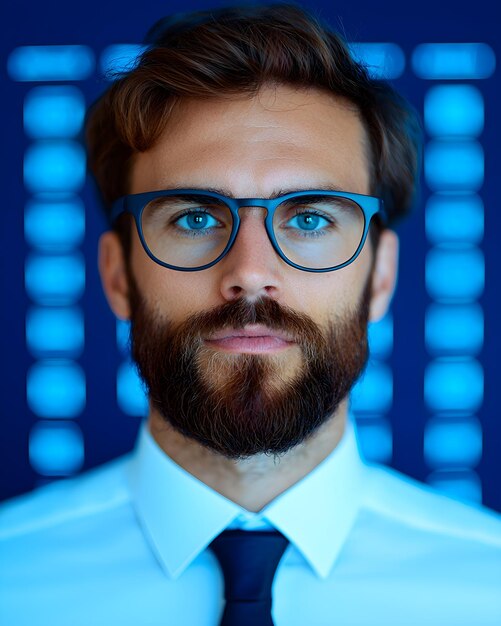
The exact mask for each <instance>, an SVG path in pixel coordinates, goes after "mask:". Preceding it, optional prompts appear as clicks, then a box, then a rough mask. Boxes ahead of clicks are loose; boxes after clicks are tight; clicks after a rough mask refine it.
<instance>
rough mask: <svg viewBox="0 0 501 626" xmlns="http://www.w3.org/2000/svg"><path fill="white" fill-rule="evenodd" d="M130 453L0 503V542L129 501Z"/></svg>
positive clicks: (104, 511)
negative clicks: (128, 474) (128, 475)
mask: <svg viewBox="0 0 501 626" xmlns="http://www.w3.org/2000/svg"><path fill="white" fill-rule="evenodd" d="M129 462H130V455H125V456H123V457H120V458H118V459H115V460H113V461H110V462H108V463H106V464H104V465H102V466H100V467H97V468H95V469H92V470H89V471H87V472H85V473H83V474H80V475H78V476H76V477H73V478H67V479H63V480H60V481H57V482H53V483H50V484H48V485H45V486H43V487H40V488H38V489H35V490H34V491H32V492H30V493H27V494H23V495H21V496H18V497H16V498H12V499H11V500H8V501H6V502H3V503H2V504H0V542H1V541H6V540H9V539H11V538H12V539H14V538H19V537H20V536H26V535H30V534H33V533H37V532H43V531H44V530H49V529H51V528H54V527H55V526H61V525H65V524H71V523H73V522H78V520H82V519H83V518H92V517H96V516H98V517H99V516H101V515H106V514H108V513H110V512H112V511H114V510H116V509H118V508H120V507H123V506H124V505H128V504H129V501H130V495H129V488H128V481H127V470H128V465H129Z"/></svg>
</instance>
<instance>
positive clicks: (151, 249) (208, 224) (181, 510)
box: [0, 5, 501, 626]
mask: <svg viewBox="0 0 501 626" xmlns="http://www.w3.org/2000/svg"><path fill="white" fill-rule="evenodd" d="M148 41H149V43H150V44H151V46H150V48H149V49H148V50H147V51H146V52H145V53H144V54H143V56H142V57H141V59H140V61H139V64H138V66H137V67H136V68H135V69H133V70H131V71H130V72H129V73H128V74H126V75H125V76H123V77H121V78H119V79H118V80H117V81H116V82H115V83H114V84H113V85H112V87H111V88H110V89H109V90H108V91H107V92H106V93H105V94H104V96H103V97H102V98H101V99H100V100H99V101H98V102H97V104H96V105H95V107H93V109H92V111H91V112H90V115H89V120H88V144H89V162H90V166H91V169H92V171H93V173H94V175H95V177H96V180H97V182H98V185H99V188H100V191H101V194H102V197H103V201H104V204H105V206H106V207H107V209H108V212H109V216H110V222H111V224H112V226H113V228H112V230H110V231H108V232H106V233H104V235H103V236H102V238H101V241H100V256H99V267H100V272H101V277H102V282H103V287H104V290H105V293H106V296H107V298H108V301H109V303H110V306H111V308H112V310H113V311H114V313H115V314H116V315H117V316H118V317H119V318H121V319H130V320H131V322H132V350H133V356H134V358H135V360H136V362H137V364H138V367H139V370H140V373H141V376H142V378H143V380H144V381H145V384H146V385H147V388H148V392H149V400H150V411H149V416H148V420H147V423H145V424H144V425H143V427H142V428H141V431H140V435H139V439H138V444H137V447H136V449H135V451H134V452H133V453H132V454H131V455H128V456H127V457H125V458H122V459H119V460H116V461H114V462H112V463H110V464H108V465H106V466H104V467H102V468H99V469H97V470H94V471H93V472H89V473H88V474H87V475H84V476H81V477H78V478H75V479H71V480H68V481H64V482H59V483H58V484H55V485H51V486H49V487H46V488H44V489H41V490H39V491H38V492H36V493H35V494H33V495H30V496H28V497H25V498H22V499H21V500H20V501H18V502H15V503H12V504H9V505H7V507H6V508H5V510H4V513H3V523H2V539H3V542H2V543H3V557H2V560H3V564H2V575H3V578H4V582H3V592H2V596H1V603H0V607H1V611H2V615H3V616H5V617H4V623H6V624H16V625H20V624H30V625H34V624H50V625H51V626H56V625H64V626H68V625H71V626H73V625H77V624H85V625H90V624H92V625H101V624H103V625H104V624H120V625H121V626H125V625H129V624H131V625H132V624H134V625H135V626H138V625H148V626H150V625H161V624H169V625H172V626H184V625H196V626H212V625H216V624H219V623H221V624H225V625H226V626H229V625H230V624H232V625H235V626H236V625H237V624H238V625H239V626H242V625H247V624H254V625H256V626H260V625H261V624H271V623H275V624H277V625H278V626H296V625H301V626H304V625H314V626H321V625H331V624H342V625H343V626H346V625H348V624H357V625H365V626H374V625H379V624H385V625H386V626H389V625H397V624H398V625H399V626H400V625H403V624H406V625H411V624H412V625H417V624H420V625H421V624H425V623H426V624H427V625H435V626H438V625H439V624H440V625H441V626H444V625H451V626H452V625H454V626H457V625H460V624H464V625H466V624H468V625H475V626H480V625H483V626H486V625H494V624H499V623H501V594H500V593H499V591H500V581H501V533H500V530H501V523H500V521H499V518H498V516H497V515H495V514H494V513H493V512H489V511H487V510H485V509H484V510H482V509H476V508H473V507H469V506H467V505H463V504H460V503H458V502H454V501H452V500H450V499H448V498H446V497H445V496H442V495H438V494H436V493H434V492H433V491H432V490H430V489H429V488H427V487H424V486H421V485H420V484H418V483H415V482H413V481H410V480H408V479H406V478H405V477H403V476H401V475H399V474H398V473H396V472H394V471H392V470H388V469H385V468H382V467H377V466H369V465H367V464H365V463H364V462H363V461H362V460H361V459H360V456H359V453H358V449H357V445H356V439H355V432H354V425H353V423H352V420H351V418H350V417H349V407H348V394H349V390H350V389H351V387H352V386H353V384H354V383H355V381H356V380H357V378H358V377H359V376H360V374H361V372H362V371H363V368H364V366H365V363H366V360H367V340H366V331H367V323H368V321H369V320H377V319H378V318H380V317H381V316H382V315H384V313H385V311H386V310H387V308H388V305H389V302H390V299H391V297H392V294H393V290H394V286H395V280H396V268H397V252H398V243H397V237H396V235H395V233H394V232H393V231H392V230H390V229H389V228H388V226H389V225H391V224H393V223H394V222H395V220H396V219H397V218H398V217H400V216H402V215H403V214H404V213H405V212H406V211H407V209H408V207H409V204H410V200H411V196H412V191H413V188H414V181H415V176H416V171H417V163H418V157H417V154H418V139H417V135H418V134H417V123H416V121H415V117H414V115H413V113H412V112H411V110H410V109H409V107H408V106H407V105H406V104H405V103H404V102H403V100H402V99H401V98H400V97H399V96H398V95H397V94H396V93H394V92H393V90H392V89H391V87H390V86H388V85H386V84H384V83H380V82H376V81H373V80H371V79H370V78H369V77H368V76H367V74H366V72H365V70H364V69H363V68H361V67H360V66H359V65H357V64H356V63H355V62H354V61H353V60H352V59H351V58H350V56H349V53H348V51H347V48H346V46H345V44H344V43H343V42H342V40H341V39H340V38H339V37H338V36H337V35H335V34H333V33H331V32H330V31H328V29H326V27H323V26H322V25H320V24H318V23H317V22H316V21H315V20H314V19H313V18H312V17H311V16H309V15H307V14H306V13H305V12H304V11H302V10H301V9H299V8H297V7H294V6H288V5H277V6H274V7H273V6H271V7H260V8H246V9H239V8H235V9H225V10H221V11H216V12H207V13H198V14H194V15H188V16H186V15H185V16H181V17H174V18H169V19H165V20H161V21H160V22H159V23H157V24H156V25H155V27H154V28H153V29H152V30H151V31H150V34H149V38H148ZM272 620H273V622H272Z"/></svg>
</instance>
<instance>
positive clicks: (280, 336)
mask: <svg viewBox="0 0 501 626" xmlns="http://www.w3.org/2000/svg"><path fill="white" fill-rule="evenodd" d="M205 342H206V343H207V344H208V345H209V346H211V347H213V348H216V349H218V350H223V351H224V352H239V353H247V354H257V353H261V354H262V353H271V352H280V351H282V350H284V349H285V348H289V347H290V346H291V345H293V344H295V341H293V340H292V338H291V337H290V335H288V334H287V333H285V332H283V331H280V330H272V329H271V328H268V327H266V326H263V325H260V324H255V325H251V326H246V327H245V328H242V329H238V330H237V329H235V328H226V329H223V330H220V331H218V332H216V333H214V334H213V335H211V337H209V338H207V339H206V340H205Z"/></svg>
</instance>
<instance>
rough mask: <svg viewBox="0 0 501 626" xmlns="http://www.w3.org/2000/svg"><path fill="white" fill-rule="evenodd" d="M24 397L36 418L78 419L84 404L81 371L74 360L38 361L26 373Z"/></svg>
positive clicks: (84, 391) (83, 381) (83, 380)
mask: <svg viewBox="0 0 501 626" xmlns="http://www.w3.org/2000/svg"><path fill="white" fill-rule="evenodd" d="M26 396H27V400H28V406H29V407H30V409H31V410H32V411H33V413H35V415H38V416H40V417H48V418H54V419H58V418H74V417H77V416H78V415H79V414H80V413H81V412H82V411H83V410H84V408H85V402H86V384H85V374H84V371H83V370H82V368H81V367H80V366H79V365H77V364H76V363H75V362H73V361H66V360H63V359H54V360H49V359H47V360H45V361H38V362H37V363H35V364H34V365H32V366H31V368H30V369H29V370H28V374H27V377H26Z"/></svg>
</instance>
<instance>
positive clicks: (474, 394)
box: [424, 358, 484, 413]
mask: <svg viewBox="0 0 501 626" xmlns="http://www.w3.org/2000/svg"><path fill="white" fill-rule="evenodd" d="M424 397H425V402H426V405H427V406H428V408H429V409H431V410H432V411H436V412H445V411H451V412H457V411H460V412H468V413H475V412H476V411H478V409H479V408H480V407H481V406H482V401H483V397H484V372H483V369H482V366H481V365H480V363H479V362H478V361H476V360H474V359H468V358H464V359H456V360H452V359H437V360H435V361H432V362H431V363H429V364H428V366H427V368H426V370H425V373H424Z"/></svg>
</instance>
